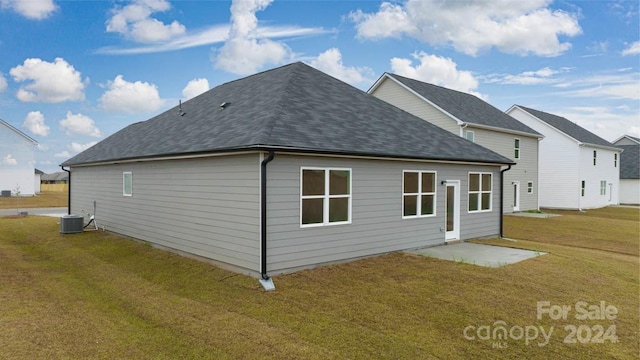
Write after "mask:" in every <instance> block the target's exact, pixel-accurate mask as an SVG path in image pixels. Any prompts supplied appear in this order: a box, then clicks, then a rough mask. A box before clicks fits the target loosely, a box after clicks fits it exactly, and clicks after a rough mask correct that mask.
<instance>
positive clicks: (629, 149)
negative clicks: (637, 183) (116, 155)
mask: <svg viewBox="0 0 640 360" xmlns="http://www.w3.org/2000/svg"><path fill="white" fill-rule="evenodd" d="M618 147H619V148H622V149H623V152H622V154H620V179H640V145H618Z"/></svg>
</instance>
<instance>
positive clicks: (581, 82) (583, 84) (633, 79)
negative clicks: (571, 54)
mask: <svg viewBox="0 0 640 360" xmlns="http://www.w3.org/2000/svg"><path fill="white" fill-rule="evenodd" d="M639 81H640V73H632V74H630V73H615V74H599V75H593V76H582V77H581V78H579V79H575V80H573V81H572V82H571V84H570V90H567V91H563V92H561V93H560V95H564V96H569V97H584V98H597V99H605V98H606V99H619V100H635V101H638V100H640V87H638V82H639ZM564 88H569V87H568V86H565V87H564Z"/></svg>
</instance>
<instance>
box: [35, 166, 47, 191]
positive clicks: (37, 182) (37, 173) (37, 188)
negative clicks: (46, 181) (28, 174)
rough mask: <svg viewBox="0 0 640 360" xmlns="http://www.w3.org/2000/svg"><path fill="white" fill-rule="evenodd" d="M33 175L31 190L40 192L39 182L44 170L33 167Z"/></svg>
mask: <svg viewBox="0 0 640 360" xmlns="http://www.w3.org/2000/svg"><path fill="white" fill-rule="evenodd" d="M34 172H35V176H34V179H33V191H35V192H36V193H39V192H40V182H41V181H42V175H43V174H44V171H42V170H39V169H35V170H34Z"/></svg>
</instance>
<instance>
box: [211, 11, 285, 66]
mask: <svg viewBox="0 0 640 360" xmlns="http://www.w3.org/2000/svg"><path fill="white" fill-rule="evenodd" d="M272 1H273V0H234V1H233V2H232V4H231V28H230V29H229V35H228V40H227V41H226V42H225V44H224V45H223V46H222V47H221V48H220V49H219V50H218V51H217V56H216V54H214V55H213V56H212V60H213V62H214V66H215V68H216V69H221V70H224V71H227V72H230V73H234V74H238V75H248V74H252V73H255V72H257V71H259V70H260V69H261V68H262V67H263V66H265V65H267V64H280V63H281V62H282V61H283V60H284V59H285V58H287V57H291V56H292V53H291V50H290V49H289V47H287V46H286V45H284V44H281V43H278V42H274V41H272V40H270V39H267V38H264V37H260V36H259V33H258V31H257V28H258V18H257V17H256V15H255V13H256V12H257V11H260V10H264V9H265V8H266V7H267V6H269V4H271V2H272Z"/></svg>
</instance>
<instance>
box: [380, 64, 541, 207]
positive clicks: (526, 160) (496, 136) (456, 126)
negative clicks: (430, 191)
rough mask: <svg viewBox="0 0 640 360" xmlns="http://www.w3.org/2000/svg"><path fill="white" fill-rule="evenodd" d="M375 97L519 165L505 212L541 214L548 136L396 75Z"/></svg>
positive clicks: (383, 80) (507, 176)
mask: <svg viewBox="0 0 640 360" xmlns="http://www.w3.org/2000/svg"><path fill="white" fill-rule="evenodd" d="M369 93H370V94H372V95H373V96H375V97H377V98H379V99H382V100H384V101H386V102H388V103H390V104H392V105H394V106H397V107H399V108H401V109H403V110H405V111H407V112H409V113H411V114H413V115H415V116H418V117H420V118H422V119H424V120H426V121H427V122H429V123H431V124H434V125H437V126H438V127H440V128H442V129H444V130H447V131H449V132H451V133H453V134H456V135H459V136H461V137H464V138H466V139H467V140H469V141H472V142H475V143H476V144H478V145H481V146H483V147H485V148H487V149H490V150H492V151H495V152H497V153H498V154H500V155H502V156H505V157H507V158H509V159H511V160H512V161H513V162H514V164H513V165H512V166H511V167H510V168H509V170H508V171H506V172H505V173H504V188H503V189H504V197H503V203H504V204H503V212H505V213H511V212H517V211H527V210H537V209H538V195H539V193H538V186H539V181H538V142H539V140H540V139H541V138H542V135H541V134H539V133H538V132H536V131H535V130H534V129H532V128H530V127H527V126H526V125H524V124H522V123H520V122H518V121H516V120H514V119H513V118H511V117H509V116H507V115H506V114H504V113H503V112H502V111H500V110H499V109H497V108H495V107H493V106H491V105H490V104H488V103H487V102H485V101H483V100H481V99H479V98H478V97H476V96H473V95H471V94H467V93H462V92H459V91H455V90H451V89H446V88H443V87H440V86H436V85H432V84H428V83H425V82H421V81H418V80H414V79H410V78H406V77H403V76H399V75H395V74H389V73H385V74H383V75H382V76H381V77H380V78H379V79H378V80H377V81H376V83H375V84H374V85H373V86H372V87H371V89H369ZM425 141H429V140H428V139H425ZM505 169H506V167H505Z"/></svg>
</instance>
